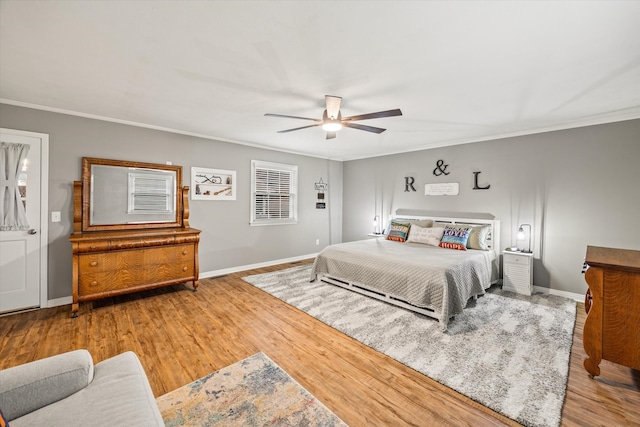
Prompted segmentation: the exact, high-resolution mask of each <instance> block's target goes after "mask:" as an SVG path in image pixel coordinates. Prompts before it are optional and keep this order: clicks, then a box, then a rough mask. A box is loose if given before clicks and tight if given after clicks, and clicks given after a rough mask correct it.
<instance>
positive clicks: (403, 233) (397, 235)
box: [387, 221, 411, 242]
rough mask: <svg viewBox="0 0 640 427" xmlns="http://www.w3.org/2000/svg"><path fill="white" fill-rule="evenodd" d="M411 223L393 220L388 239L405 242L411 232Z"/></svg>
mask: <svg viewBox="0 0 640 427" xmlns="http://www.w3.org/2000/svg"><path fill="white" fill-rule="evenodd" d="M409 228H411V226H410V225H409V224H402V223H400V222H395V221H391V227H390V228H389V234H388V235H387V240H395V241H396V242H404V241H405V240H407V235H408V234H409Z"/></svg>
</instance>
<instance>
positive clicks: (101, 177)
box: [74, 157, 188, 232]
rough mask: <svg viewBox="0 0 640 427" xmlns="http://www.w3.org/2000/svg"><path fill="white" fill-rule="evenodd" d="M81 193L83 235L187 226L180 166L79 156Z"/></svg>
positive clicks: (77, 220)
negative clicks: (84, 233) (90, 232)
mask: <svg viewBox="0 0 640 427" xmlns="http://www.w3.org/2000/svg"><path fill="white" fill-rule="evenodd" d="M186 188H187V189H188V187H186ZM81 191H82V193H81V199H82V202H81V203H82V210H81V212H82V217H81V218H74V222H76V223H78V222H81V231H83V232H86V231H109V230H113V231H115V230H130V229H131V230H133V229H141V228H145V229H148V228H169V227H184V226H188V223H187V224H185V223H184V216H183V209H184V207H185V206H184V201H183V189H182V166H174V165H163V164H157V163H143V162H132V161H123V160H109V159H98V158H92V157H83V158H82V189H81ZM187 191H188V190H187ZM76 208H77V207H76ZM75 211H76V212H79V209H76V210H75ZM74 228H76V227H74Z"/></svg>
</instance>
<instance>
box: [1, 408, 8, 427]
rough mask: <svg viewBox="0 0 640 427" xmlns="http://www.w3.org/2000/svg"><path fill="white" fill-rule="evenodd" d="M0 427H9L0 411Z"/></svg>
mask: <svg viewBox="0 0 640 427" xmlns="http://www.w3.org/2000/svg"><path fill="white" fill-rule="evenodd" d="M0 427H9V421H7V419H6V418H5V417H4V414H3V413H2V410H0Z"/></svg>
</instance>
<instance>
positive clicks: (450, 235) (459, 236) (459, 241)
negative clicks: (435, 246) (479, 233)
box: [439, 224, 471, 251]
mask: <svg viewBox="0 0 640 427" xmlns="http://www.w3.org/2000/svg"><path fill="white" fill-rule="evenodd" d="M470 233H471V227H469V226H462V225H456V224H450V225H447V226H445V227H444V233H443V234H442V240H441V241H440V245H439V246H440V247H441V248H447V249H458V250H460V251H466V250H467V241H468V240H469V234H470Z"/></svg>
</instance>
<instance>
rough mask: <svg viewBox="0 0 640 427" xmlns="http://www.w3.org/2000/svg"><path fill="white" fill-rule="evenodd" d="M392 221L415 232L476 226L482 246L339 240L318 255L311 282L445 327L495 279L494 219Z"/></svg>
mask: <svg viewBox="0 0 640 427" xmlns="http://www.w3.org/2000/svg"><path fill="white" fill-rule="evenodd" d="M393 221H394V224H396V223H403V224H407V223H408V224H413V225H412V227H414V229H415V230H419V229H420V228H431V227H435V228H440V229H455V228H463V229H465V228H466V229H467V230H469V229H473V230H482V231H483V232H484V233H485V234H484V236H485V240H484V242H483V245H482V247H483V248H484V249H483V250H482V249H471V248H467V249H466V250H455V249H449V248H444V247H439V246H433V245H431V244H424V243H423V242H422V243H417V242H416V241H415V240H414V241H412V240H411V239H408V240H407V241H405V242H400V241H393V240H388V239H387V237H386V236H382V237H376V238H371V239H366V240H360V241H354V242H347V243H339V244H335V245H331V246H328V247H326V248H325V249H324V250H322V251H321V252H320V254H318V256H317V257H316V259H315V260H314V263H313V267H312V276H311V280H321V281H323V282H326V283H330V284H332V285H336V286H340V287H343V288H346V289H349V290H352V291H354V292H358V293H361V294H364V295H367V296H369V297H373V298H377V299H380V300H383V301H385V302H388V303H391V304H394V305H397V306H400V307H403V308H406V309H409V310H412V311H415V312H418V313H421V314H424V315H426V316H429V317H432V318H435V319H437V320H438V321H440V322H441V324H442V327H443V329H445V330H446V329H447V325H448V324H449V321H450V319H451V318H452V317H453V316H456V315H457V314H460V313H462V311H463V309H464V308H465V306H466V305H467V302H468V301H469V299H470V298H475V297H477V296H479V295H483V294H484V293H485V290H486V289H488V288H489V287H490V286H491V285H492V284H494V283H496V282H497V279H498V271H499V268H498V261H499V260H498V255H499V253H500V250H499V242H500V221H498V220H496V219H494V218H492V217H490V216H488V215H482V216H479V215H478V217H451V216H429V215H416V214H405V213H402V211H398V212H396V215H395V216H394V218H393ZM418 224H420V226H418ZM426 224H430V225H431V227H428V226H425V225H426ZM421 231H424V230H421ZM431 231H435V230H431Z"/></svg>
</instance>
